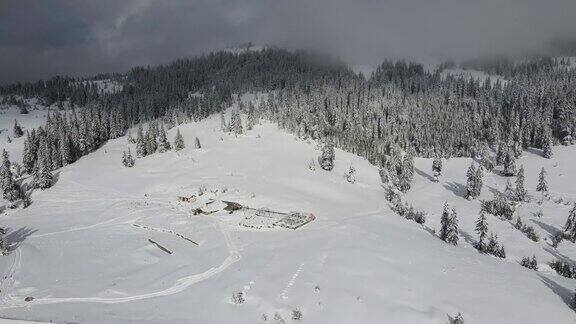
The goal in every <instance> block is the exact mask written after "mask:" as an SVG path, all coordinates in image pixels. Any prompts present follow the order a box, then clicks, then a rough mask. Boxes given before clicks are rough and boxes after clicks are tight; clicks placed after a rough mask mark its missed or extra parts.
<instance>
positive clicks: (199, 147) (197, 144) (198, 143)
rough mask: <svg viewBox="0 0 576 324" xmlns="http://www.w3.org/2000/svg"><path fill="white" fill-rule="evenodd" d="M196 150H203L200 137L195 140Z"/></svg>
mask: <svg viewBox="0 0 576 324" xmlns="http://www.w3.org/2000/svg"><path fill="white" fill-rule="evenodd" d="M194 148H195V149H197V150H198V149H201V148H202V145H201V144H200V139H199V138H198V137H196V139H194Z"/></svg>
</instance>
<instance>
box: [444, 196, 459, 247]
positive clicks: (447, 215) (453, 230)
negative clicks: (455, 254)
mask: <svg viewBox="0 0 576 324" xmlns="http://www.w3.org/2000/svg"><path fill="white" fill-rule="evenodd" d="M440 238H441V239H442V240H443V241H444V242H447V243H450V244H452V245H458V239H459V236H458V218H457V215H456V210H455V209H454V208H452V209H449V207H448V204H447V203H445V204H444V211H443V212H442V218H441V220H440Z"/></svg>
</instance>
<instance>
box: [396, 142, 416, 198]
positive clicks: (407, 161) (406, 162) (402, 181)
mask: <svg viewBox="0 0 576 324" xmlns="http://www.w3.org/2000/svg"><path fill="white" fill-rule="evenodd" d="M412 179H414V152H413V149H409V150H408V152H407V153H406V154H405V155H404V158H402V164H401V165H400V172H399V173H398V189H400V191H402V192H407V191H408V190H410V188H411V187H412Z"/></svg>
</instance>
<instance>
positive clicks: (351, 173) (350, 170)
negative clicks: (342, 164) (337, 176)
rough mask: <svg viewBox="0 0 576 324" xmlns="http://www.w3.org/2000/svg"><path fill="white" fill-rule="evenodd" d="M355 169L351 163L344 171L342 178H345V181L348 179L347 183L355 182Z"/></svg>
mask: <svg viewBox="0 0 576 324" xmlns="http://www.w3.org/2000/svg"><path fill="white" fill-rule="evenodd" d="M355 174H356V169H354V167H353V166H352V165H350V167H349V168H348V171H346V173H345V174H344V178H346V181H348V182H349V183H355V182H356V176H355Z"/></svg>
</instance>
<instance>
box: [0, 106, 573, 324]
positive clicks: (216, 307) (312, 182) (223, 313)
mask: <svg viewBox="0 0 576 324" xmlns="http://www.w3.org/2000/svg"><path fill="white" fill-rule="evenodd" d="M244 99H245V100H248V99H249V97H244ZM235 108H236V107H232V109H235ZM34 116H37V118H39V119H40V118H43V117H42V116H43V115H42V114H41V113H38V114H36V115H34ZM11 118H12V117H10V119H11ZM2 120H3V122H4V120H5V119H4V118H2ZM19 122H20V123H21V124H22V125H23V126H24V127H25V128H26V127H28V128H31V127H34V126H35V125H36V124H35V123H36V122H37V121H36V120H35V119H33V118H30V119H29V120H28V119H20V118H19ZM11 123H12V121H10V122H8V123H6V124H7V125H8V126H7V127H10V125H11ZM3 125H4V124H3ZM2 127H5V126H2ZM178 130H179V131H180V132H181V134H182V136H183V138H184V141H185V144H186V148H184V149H183V150H180V151H177V152H176V151H173V150H171V151H168V152H166V153H155V154H152V155H149V156H146V157H144V158H138V159H137V160H136V164H135V166H134V167H132V168H125V167H123V166H122V163H121V158H122V154H123V152H124V151H125V150H126V149H127V148H131V149H132V152H134V144H131V143H129V142H128V139H127V136H124V137H121V138H118V139H114V140H110V141H108V142H107V143H106V144H105V145H104V146H103V147H101V148H100V149H98V150H97V151H95V152H93V153H91V154H89V155H87V156H84V157H82V158H81V159H80V160H79V161H77V162H76V163H74V164H71V165H68V166H65V167H63V168H61V169H59V170H57V171H56V172H55V174H56V176H55V178H56V183H55V185H54V186H53V187H52V188H50V189H47V190H45V191H35V192H34V193H33V194H32V197H31V198H32V200H33V204H32V205H31V206H29V207H28V208H26V209H15V210H6V211H5V212H4V214H3V215H2V216H0V220H1V221H2V225H3V226H6V227H8V228H9V232H8V235H7V237H8V239H9V240H11V241H12V242H13V243H15V244H16V245H17V248H16V249H14V250H13V252H12V253H10V254H9V255H7V256H5V257H2V258H0V274H1V275H2V278H3V279H2V283H1V286H0V309H1V311H0V313H1V314H2V317H6V318H14V319H22V320H29V321H40V322H49V321H53V322H56V323H129V322H137V323H191V322H194V323H258V322H262V323H296V322H302V323H448V322H449V321H450V320H451V318H453V317H455V316H456V314H458V313H461V314H462V316H463V318H464V319H465V321H466V323H569V322H572V321H574V320H575V319H576V315H575V314H574V311H573V310H572V309H571V308H570V302H571V298H572V293H573V291H574V289H575V288H576V283H575V282H574V280H573V279H567V278H564V277H561V276H559V275H557V274H556V272H555V271H554V270H552V269H551V268H550V267H549V266H548V263H549V262H551V261H554V260H556V259H562V258H569V259H574V258H576V247H575V245H574V244H573V243H571V242H568V241H564V242H562V243H561V244H560V245H559V247H558V249H554V248H553V247H552V245H551V237H552V236H553V235H554V234H555V233H556V231H558V230H560V229H561V228H562V226H563V225H564V222H565V221H566V218H567V216H568V212H569V210H570V208H571V207H572V205H571V204H572V203H573V202H574V200H575V199H576V189H574V186H573V183H574V181H575V180H576V179H575V175H576V165H574V163H572V161H573V160H574V158H575V156H576V150H575V149H574V147H573V146H568V147H555V155H554V157H553V158H552V159H544V158H542V157H541V156H540V154H539V153H538V152H525V153H524V156H523V157H522V158H520V159H518V161H517V164H518V166H519V165H520V164H521V165H523V166H524V168H525V175H526V188H527V189H528V192H529V195H530V196H533V197H534V199H532V202H530V203H524V204H522V205H521V207H519V208H518V210H517V211H516V214H515V216H516V215H520V216H521V217H522V220H523V222H524V223H525V224H530V225H531V226H533V227H534V229H535V231H536V232H537V234H538V235H539V237H540V241H539V242H533V241H532V240H530V239H528V238H527V237H526V236H525V235H524V234H523V233H521V232H520V231H518V230H517V229H515V228H514V226H513V224H512V223H511V222H508V221H505V220H502V219H500V218H498V217H495V216H492V215H488V224H489V229H490V231H491V232H494V233H496V234H498V237H499V241H500V242H501V243H502V244H503V245H504V246H505V248H506V254H507V257H506V259H499V258H496V257H492V256H489V255H486V254H481V253H479V252H478V251H477V250H476V249H475V248H474V247H473V245H474V243H475V242H476V241H477V235H476V233H475V232H474V226H475V225H474V223H475V221H476V220H477V218H478V214H479V210H480V200H472V201H470V200H467V199H465V198H464V197H463V196H464V187H465V186H466V169H467V168H468V166H469V165H470V163H471V160H470V159H469V158H452V159H448V160H444V168H443V175H442V176H441V177H440V181H439V182H438V183H435V182H432V181H431V177H432V171H431V165H432V161H431V159H424V158H417V159H416V160H415V180H414V184H413V186H412V189H411V190H410V191H409V192H408V193H407V194H406V197H405V198H406V201H407V202H409V203H410V204H412V205H414V206H415V207H416V208H418V209H421V210H424V211H425V212H426V213H427V217H426V223H425V224H423V225H420V224H417V223H416V222H413V221H409V220H407V219H404V218H402V217H400V216H398V215H397V214H396V213H395V212H393V211H392V210H391V209H390V206H389V203H388V202H387V201H386V199H385V189H384V188H383V185H382V182H381V180H380V177H379V174H378V169H377V168H376V167H375V166H373V165H371V164H370V163H369V162H368V161H367V160H365V159H363V158H360V157H358V156H356V155H353V154H351V153H347V152H344V151H341V150H336V159H335V168H334V169H333V170H332V171H330V172H328V171H324V170H322V169H321V168H320V167H319V166H318V163H317V162H316V159H317V157H318V155H319V149H318V144H317V143H316V142H315V141H313V140H302V139H299V138H297V137H295V136H293V135H290V134H287V133H285V132H284V131H282V130H280V129H279V128H278V126H277V125H275V124H272V123H269V122H266V121H264V120H263V121H262V122H261V124H259V125H256V126H255V128H254V129H252V130H249V131H246V132H245V133H244V134H241V135H234V134H232V133H229V132H222V131H221V130H220V119H219V117H218V116H212V117H209V118H208V119H205V120H202V121H199V122H193V123H189V124H183V125H180V126H179V127H177V128H172V129H171V130H169V132H168V138H169V139H170V140H172V139H173V138H174V137H175V135H176V132H177V131H178ZM132 134H134V130H133V131H132ZM196 138H198V139H199V140H200V142H201V147H202V148H200V149H197V148H194V142H195V139H196ZM1 140H2V146H3V148H7V149H8V150H9V151H10V154H11V156H12V158H13V159H15V160H17V161H18V160H19V159H20V157H19V155H21V151H20V150H19V149H18V147H17V145H16V144H17V142H13V144H14V145H6V144H5V142H4V138H2V139H1ZM311 161H312V162H311ZM311 165H314V167H313V169H314V170H311ZM350 166H353V168H354V169H355V170H356V171H355V174H354V176H355V180H356V181H355V183H350V182H349V181H347V179H346V178H345V176H344V175H345V173H347V172H348V171H349V169H350ZM542 167H544V168H545V169H546V170H547V171H548V183H549V187H550V196H551V198H550V200H545V201H544V202H543V204H542V206H541V207H540V205H538V203H537V202H538V199H537V197H538V195H539V194H537V193H536V192H535V187H536V181H537V177H538V172H539V171H540V169H541V168H542ZM505 183H506V178H504V177H502V176H500V175H497V174H496V173H486V175H485V177H484V187H483V190H482V193H481V196H480V198H481V199H491V198H492V196H493V194H494V191H496V190H499V191H502V190H504V186H505ZM200 193H201V195H200ZM192 195H194V196H195V198H193V199H192V200H193V201H191V202H184V201H182V199H179V198H178V197H190V196H192ZM222 201H234V202H238V203H240V204H242V205H244V206H249V207H252V208H256V209H262V208H269V209H270V210H274V211H280V212H286V213H289V212H291V211H297V212H303V213H312V214H313V215H314V216H315V219H314V220H313V221H312V222H310V223H308V224H306V225H304V226H302V227H300V228H298V229H296V230H292V229H286V228H280V227H270V228H269V227H268V226H266V222H265V221H263V222H259V221H258V219H257V217H259V216H254V214H253V213H251V212H250V211H236V212H233V213H228V212H227V211H224V210H222V207H223V203H222ZM445 202H447V203H448V204H449V205H450V206H451V207H454V208H455V209H456V211H457V213H458V220H459V225H460V226H459V228H460V242H459V244H458V246H453V245H449V244H446V243H445V242H443V241H442V240H440V239H439V237H438V235H437V234H436V232H438V229H439V228H440V214H441V213H442V208H443V205H444V203H445ZM196 208H201V209H202V210H203V211H204V212H206V213H209V212H210V211H216V212H214V213H210V214H199V215H194V214H195V213H194V209H196ZM540 208H542V210H543V215H542V216H541V217H538V216H537V215H536V214H537V211H539V209H540ZM255 217H256V218H255ZM259 225H262V226H264V227H263V228H254V227H251V226H256V227H258V226H259ZM167 251H168V252H170V253H167ZM532 255H534V256H536V258H537V260H538V271H533V270H530V269H527V268H524V267H522V266H520V265H519V262H520V261H521V259H522V258H523V257H526V256H530V257H531V256H532ZM298 312H300V313H301V315H302V318H301V319H293V317H298V316H297V315H298ZM295 315H296V316H295Z"/></svg>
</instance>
